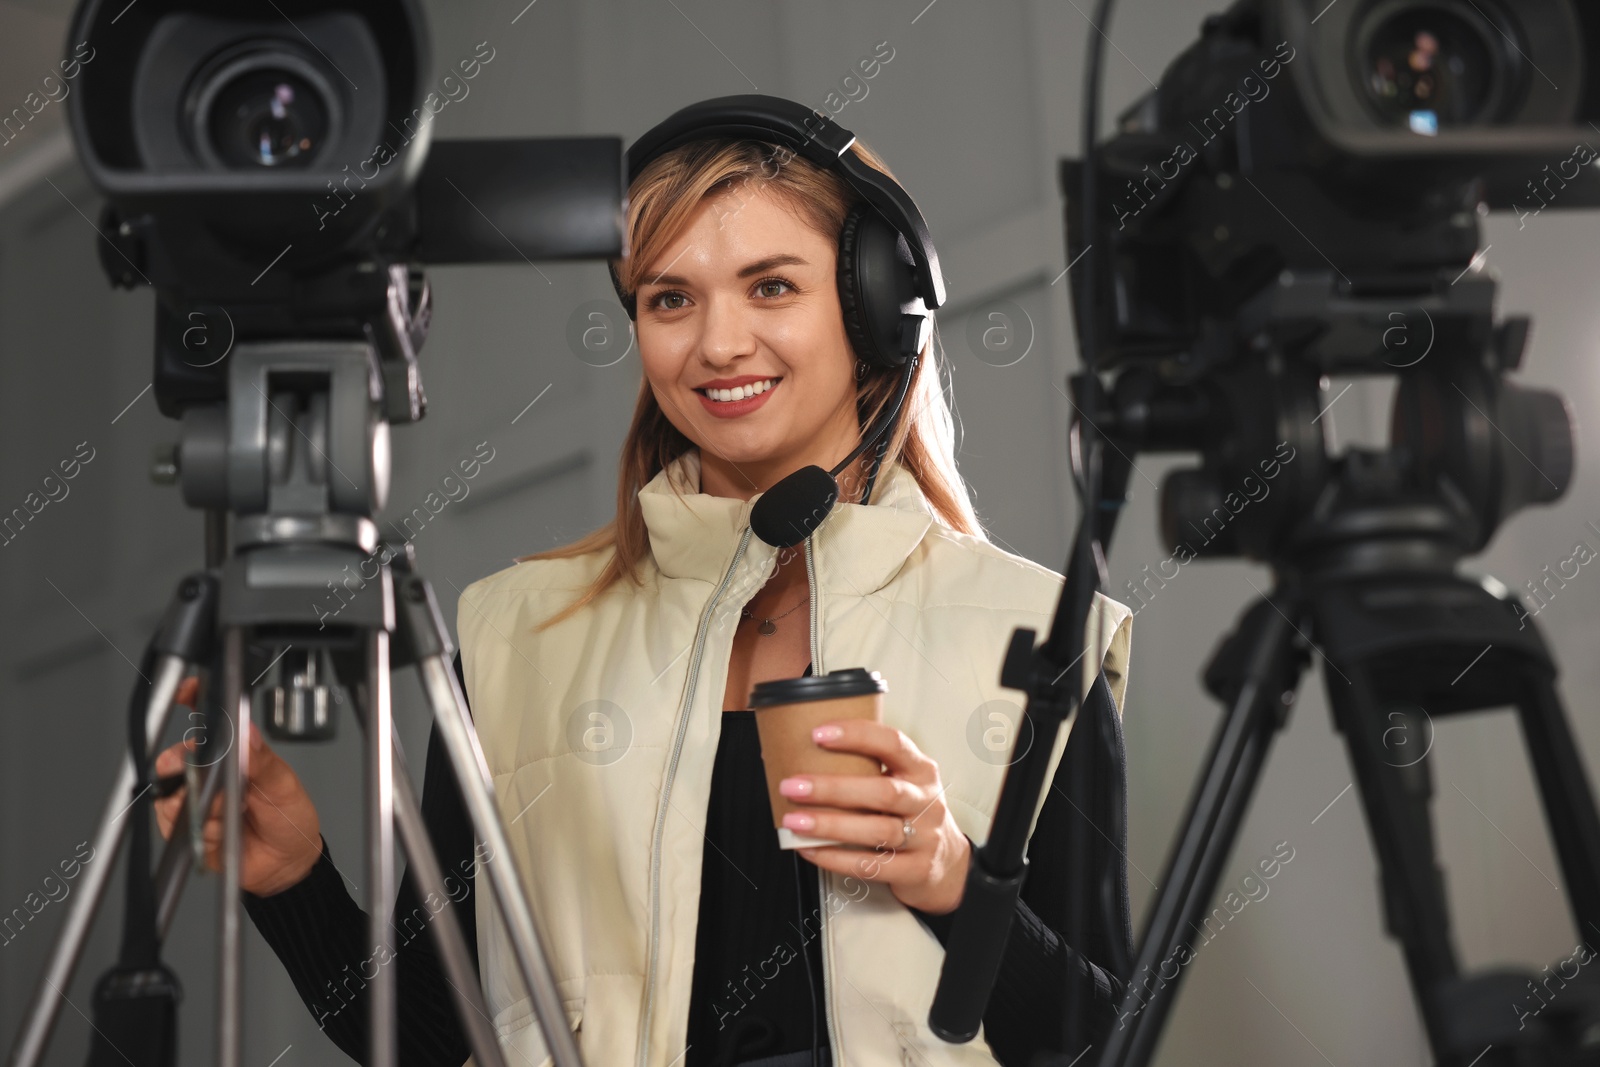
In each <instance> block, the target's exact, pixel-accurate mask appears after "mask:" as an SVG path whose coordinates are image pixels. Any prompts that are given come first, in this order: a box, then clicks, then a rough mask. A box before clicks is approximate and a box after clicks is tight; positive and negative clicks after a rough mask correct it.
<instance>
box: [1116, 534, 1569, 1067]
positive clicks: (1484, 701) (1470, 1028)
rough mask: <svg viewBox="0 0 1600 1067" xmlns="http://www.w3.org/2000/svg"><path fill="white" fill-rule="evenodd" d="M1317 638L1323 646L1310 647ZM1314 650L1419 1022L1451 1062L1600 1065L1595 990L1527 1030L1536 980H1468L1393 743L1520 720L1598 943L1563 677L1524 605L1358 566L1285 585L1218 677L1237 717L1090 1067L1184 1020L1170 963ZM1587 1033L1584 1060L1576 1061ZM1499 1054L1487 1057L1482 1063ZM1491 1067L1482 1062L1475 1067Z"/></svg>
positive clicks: (1557, 1002)
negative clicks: (1522, 1009) (1474, 717)
mask: <svg viewBox="0 0 1600 1067" xmlns="http://www.w3.org/2000/svg"><path fill="white" fill-rule="evenodd" d="M1306 634H1311V635H1315V636H1314V637H1310V638H1308V637H1305V636H1304V635H1306ZM1312 641H1314V642H1315V644H1314V649H1315V651H1316V652H1317V653H1318V654H1319V655H1320V656H1321V657H1323V658H1324V672H1325V673H1324V681H1325V684H1326V686H1327V691H1328V696H1329V702H1330V705H1331V707H1332V711H1333V716H1334V721H1335V724H1336V726H1337V727H1338V729H1339V731H1340V733H1341V734H1343V735H1344V738H1345V743H1346V744H1347V745H1348V746H1349V752H1350V763H1351V766H1352V768H1353V769H1354V771H1355V780H1356V784H1357V787H1358V790H1359V794H1360V797H1361V800H1362V806H1363V810H1364V811H1365V812H1366V816H1367V825H1368V828H1369V830H1370V832H1371V834H1372V838H1373V843H1374V845H1375V846H1376V850H1377V856H1378V861H1379V866H1380V868H1381V870H1382V875H1383V897H1384V912H1385V917H1386V921H1387V927H1388V930H1389V932H1390V934H1392V935H1393V936H1394V937H1396V938H1397V939H1398V940H1399V941H1400V942H1401V944H1402V946H1403V949H1404V955H1405V960H1406V967H1407V970H1408V972H1409V976H1410V980H1411V984H1412V986H1413V988H1414V989H1415V990H1416V993H1417V998H1418V1005H1419V1007H1420V1009H1421V1014H1422V1018H1423V1022H1424V1025H1425V1027H1426V1029H1427V1034H1428V1039H1429V1043H1430V1044H1431V1046H1432V1048H1433V1050H1434V1053H1435V1055H1436V1057H1437V1060H1438V1062H1439V1063H1440V1064H1441V1065H1459V1067H1466V1065H1467V1064H1469V1063H1474V1062H1476V1063H1479V1064H1517V1065H1523V1064H1536V1063H1537V1064H1567V1063H1594V1062H1600V1050H1597V1049H1596V1048H1595V1046H1594V1044H1593V1042H1594V1037H1593V1027H1595V1026H1596V1025H1597V1023H1600V983H1596V982H1594V981H1593V980H1592V979H1590V980H1588V981H1586V982H1585V983H1584V984H1582V985H1579V984H1577V983H1573V987H1572V988H1571V989H1569V990H1566V991H1564V992H1563V995H1562V997H1561V998H1559V999H1553V1000H1552V1002H1551V1005H1550V1007H1549V1009H1548V1010H1547V1011H1544V1012H1541V1013H1540V1014H1539V1015H1538V1016H1537V1018H1535V1019H1533V1020H1531V1021H1528V1023H1527V1025H1526V1026H1525V1027H1521V1026H1519V1025H1518V1022H1519V1020H1518V1019H1517V1017H1516V1014H1515V1013H1514V1012H1513V1011H1512V1010H1511V1006H1513V1005H1515V1004H1517V1003H1518V1002H1519V1001H1521V1000H1522V999H1524V998H1525V997H1526V995H1527V994H1526V983H1527V981H1528V979H1529V978H1530V977H1531V976H1529V975H1524V974H1516V973H1511V972H1498V973H1490V974H1484V975H1477V976H1471V975H1463V974H1462V973H1461V971H1460V967H1459V965H1458V962H1457V959H1456V954H1455V951H1454V949H1453V947H1452V945H1451V941H1450V922H1449V915H1448V912H1447V910H1446V908H1445V899H1444V884H1443V879H1442V872H1441V871H1440V869H1439V867H1438V865H1437V863H1436V861H1435V858H1434V848H1433V834H1432V826H1431V822H1430V818H1429V811H1428V801H1429V798H1430V796H1431V794H1432V784H1431V780H1430V775H1429V772H1428V764H1427V761H1426V758H1425V757H1416V756H1414V755H1411V754H1409V753H1407V754H1404V755H1397V750H1396V748H1395V747H1393V746H1391V745H1390V744H1388V743H1387V742H1386V739H1385V734H1386V733H1387V732H1388V731H1390V730H1391V729H1396V728H1397V727H1396V722H1397V717H1403V718H1400V719H1398V721H1400V723H1401V726H1400V727H1398V728H1402V729H1405V730H1406V731H1407V733H1408V735H1409V736H1410V737H1411V738H1413V739H1415V738H1416V737H1418V736H1419V733H1420V732H1421V731H1420V729H1419V727H1421V726H1422V725H1423V724H1422V722H1421V721H1420V719H1419V717H1418V712H1419V711H1420V712H1421V713H1424V714H1425V715H1426V716H1428V717H1433V718H1437V717H1441V716H1445V715H1453V714H1460V713H1464V712H1470V711H1477V710H1482V709H1486V708H1493V707H1502V706H1507V705H1510V706H1514V707H1515V708H1516V709H1517V713H1518V716H1519V721H1520V723H1521V725H1522V731H1523V737H1524V739H1525V741H1526V743H1527V746H1528V752H1529V755H1530V757H1531V759H1532V762H1533V767H1534V771H1535V773H1536V775H1537V778H1538V782H1539V788H1540V795H1541V798H1542V800H1543V803H1544V809H1545V815H1546V818H1547V819H1548V821H1549V825H1550V829H1551V833H1552V836H1553V838H1554V840H1555V846H1556V851H1557V853H1558V854H1559V856H1560V859H1561V866H1562V870H1563V873H1564V874H1565V876H1566V883H1567V895H1568V900H1569V902H1570V904H1571V908H1572V913H1573V918H1574V920H1575V922H1576V923H1577V925H1578V927H1579V929H1580V930H1581V931H1583V933H1584V934H1588V933H1590V932H1591V931H1592V932H1594V933H1595V934H1597V935H1600V819H1597V818H1596V814H1595V806H1594V797H1593V794H1592V793H1591V791H1590V789H1589V786H1588V783H1587V781H1586V779H1585V777H1584V771H1583V766H1582V764H1581V762H1580V761H1579V758H1578V755H1577V752H1576V749H1575V746H1574V743H1573V738H1572V734H1571V732H1570V730H1569V729H1568V727H1567V723H1566V720H1565V718H1564V716H1563V713H1562V709H1561V705H1560V702H1559V699H1558V697H1557V695H1556V689H1555V666H1554V664H1553V663H1552V662H1551V660H1550V657H1549V654H1548V653H1547V651H1546V649H1545V646H1544V642H1543V641H1542V640H1541V639H1540V637H1539V635H1538V633H1537V632H1536V630H1534V629H1533V628H1532V627H1528V628H1522V627H1521V626H1519V624H1518V621H1517V614H1516V610H1515V605H1514V603H1513V602H1512V601H1510V600H1509V599H1505V598H1502V597H1501V596H1497V595H1496V594H1494V593H1492V592H1490V591H1489V590H1488V589H1486V588H1484V587H1483V586H1482V585H1480V584H1475V583H1473V582H1471V581H1468V580H1465V579H1462V578H1459V577H1456V576H1454V575H1452V574H1450V573H1449V572H1448V571H1440V572H1436V573H1432V574H1426V573H1411V574H1396V573H1393V572H1389V573H1385V572H1384V571H1382V570H1371V571H1367V572H1366V573H1363V570H1362V568H1360V567H1358V566H1350V567H1346V568H1342V569H1333V570H1329V571H1326V572H1322V573H1319V574H1315V575H1313V576H1309V577H1305V578H1301V577H1289V576H1285V577H1280V580H1279V583H1278V586H1277V588H1276V589H1275V590H1274V591H1273V592H1272V593H1271V594H1270V595H1269V596H1267V597H1266V598H1264V599H1262V600H1260V601H1258V602H1257V603H1256V604H1255V605H1253V606H1252V607H1251V608H1249V609H1248V610H1247V611H1246V612H1245V614H1244V616H1243V618H1242V619H1241V620H1240V622H1239V625H1238V627H1237V628H1236V629H1235V630H1234V631H1233V633H1232V634H1230V635H1229V636H1228V637H1227V638H1226V639H1225V640H1224V642H1223V644H1222V647H1221V648H1220V650H1219V651H1218V652H1217V654H1216V656H1215V657H1214V658H1213V659H1212V661H1211V663H1210V664H1209V665H1208V667H1207V669H1206V686H1207V688H1208V689H1209V690H1210V691H1211V692H1212V693H1213V694H1214V695H1215V696H1217V697H1218V698H1220V699H1222V700H1223V701H1225V702H1226V703H1227V705H1228V711H1227V715H1226V717H1225V719H1224V720H1223V723H1222V725H1221V726H1220V728H1219V729H1218V732H1217V735H1216V739H1215V741H1214V742H1213V745H1212V748H1211V751H1210V754H1209V755H1208V757H1207V760H1206V763H1205V766H1206V771H1205V773H1204V776H1203V777H1202V778H1201V780H1200V782H1199V784H1198V786H1197V788H1196V791H1195V794H1194V797H1193V799H1192V801H1191V803H1190V806H1189V811H1188V814H1187V816H1186V818H1185V821H1184V826H1183V830H1182V833H1181V835H1180V836H1179V838H1178V839H1177V843H1176V846H1175V848H1174V850H1173V853H1172V858H1171V861H1170V863H1169V866H1168V869H1167V871H1166V873H1165V875H1164V877H1163V878H1162V880H1161V885H1162V887H1163V888H1162V890H1161V892H1160V893H1159V894H1158V895H1157V897H1156V899H1155V901H1154V902H1153V905H1152V909H1151V913H1150V914H1151V918H1150V920H1149V925H1148V928H1147V932H1146V935H1145V937H1144V940H1143V942H1142V946H1141V951H1140V952H1139V954H1138V958H1137V960H1136V961H1135V967H1134V972H1133V976H1132V980H1131V981H1130V983H1129V985H1128V987H1127V989H1126V991H1125V993H1124V995H1123V998H1122V1001H1121V1004H1120V1005H1119V1008H1118V1014H1119V1016H1120V1017H1121V1020H1122V1023H1123V1024H1125V1025H1122V1024H1119V1026H1118V1027H1117V1028H1116V1029H1115V1030H1113V1031H1112V1034H1111V1037H1110V1040H1109V1044H1108V1045H1107V1047H1106V1048H1105V1049H1104V1051H1103V1053H1102V1055H1101V1057H1100V1058H1099V1059H1098V1060H1097V1061H1096V1062H1097V1063H1099V1064H1100V1065H1101V1067H1106V1065H1109V1064H1119V1065H1121V1064H1133V1063H1141V1064H1142V1063H1145V1062H1147V1061H1148V1060H1149V1058H1150V1056H1151V1054H1152V1052H1153V1051H1154V1045H1155V1041H1156V1038H1157V1036H1158V1035H1159V1033H1160V1029H1161V1025H1162V1022H1163V1020H1164V1018H1165V1016H1166V1013H1167V1011H1168V1009H1169V1008H1170V1007H1171V1005H1172V1001H1173V997H1174V996H1175V994H1176V991H1177V986H1178V983H1179V982H1180V981H1181V979H1182V975H1183V968H1182V967H1181V965H1180V966H1179V967H1178V968H1177V970H1176V972H1175V973H1173V972H1172V964H1173V961H1175V960H1182V959H1184V958H1185V957H1186V955H1187V950H1186V949H1183V948H1180V946H1183V945H1184V943H1185V941H1186V939H1187V938H1188V937H1189V931H1190V930H1193V929H1198V928H1199V926H1198V924H1199V922H1200V921H1201V918H1202V916H1203V915H1204V913H1205V912H1206V909H1207V907H1208V905H1209V903H1210V901H1211V899H1212V894H1213V893H1214V891H1215V889H1216V885H1217V880H1218V877H1219V875H1220V873H1221V870H1222V866H1223V863H1224V862H1225V860H1226V858H1227V856H1228V853H1229V851H1230V849H1231V848H1232V845H1233V842H1234V839H1235V837H1236V836H1237V834H1238V830H1239V826H1240V823H1241V822H1242V820H1243V816H1244V813H1245V810H1246V807H1247V804H1248V801H1249V798H1250V795H1251V793H1252V792H1253V791H1254V788H1255V785H1256V782H1257V780H1258V779H1259V777H1260V774H1261V769H1262V767H1263V766H1264V765H1265V763H1266V758H1267V751H1268V746H1269V744H1270V742H1271V740H1272V737H1273V734H1274V733H1275V732H1276V731H1277V730H1278V729H1279V728H1280V727H1281V726H1282V725H1283V724H1284V722H1285V721H1286V719H1287V714H1288V709H1289V707H1290V705H1291V704H1292V703H1293V700H1294V695H1295V691H1296V689H1297V688H1298V686H1299V682H1300V675H1301V672H1302V671H1303V670H1304V668H1305V666H1306V663H1307V661H1308V659H1309V656H1310V653H1311V651H1312V649H1311V648H1309V647H1307V646H1308V645H1310V644H1311V642H1312ZM1586 1029H1588V1030H1589V1031H1590V1033H1589V1036H1588V1038H1587V1042H1588V1044H1587V1049H1586V1050H1585V1049H1584V1048H1582V1047H1581V1046H1582V1045H1583V1043H1584V1041H1585V1037H1584V1032H1585V1030H1586ZM1486 1052H1487V1053H1488V1055H1485V1053H1486ZM1480 1057H1482V1058H1481V1059H1480Z"/></svg>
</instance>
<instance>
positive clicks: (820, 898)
mask: <svg viewBox="0 0 1600 1067" xmlns="http://www.w3.org/2000/svg"><path fill="white" fill-rule="evenodd" d="M811 548H812V545H811V538H809V537H808V538H806V583H807V584H808V585H810V587H811V673H812V674H813V675H821V674H824V673H826V670H825V667H824V664H823V662H822V620H821V619H820V618H819V617H818V615H817V569H816V567H815V565H814V564H813V563H812V559H811ZM817 904H818V907H817V915H818V917H819V926H818V928H817V938H818V940H819V941H820V942H821V943H822V1017H823V1019H824V1020H825V1021H826V1022H827V1024H828V1049H829V1055H828V1059H829V1060H830V1062H832V1063H840V1062H841V1060H840V1058H839V1055H840V1054H839V1032H838V1029H837V1027H836V1025H835V1020H834V1012H833V993H832V988H833V987H832V984H831V983H830V982H829V981H828V968H829V966H830V964H829V958H828V872H827V871H825V870H823V869H822V868H821V867H818V868H817ZM804 947H805V946H804V945H802V946H801V948H802V949H803V948H804Z"/></svg>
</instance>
